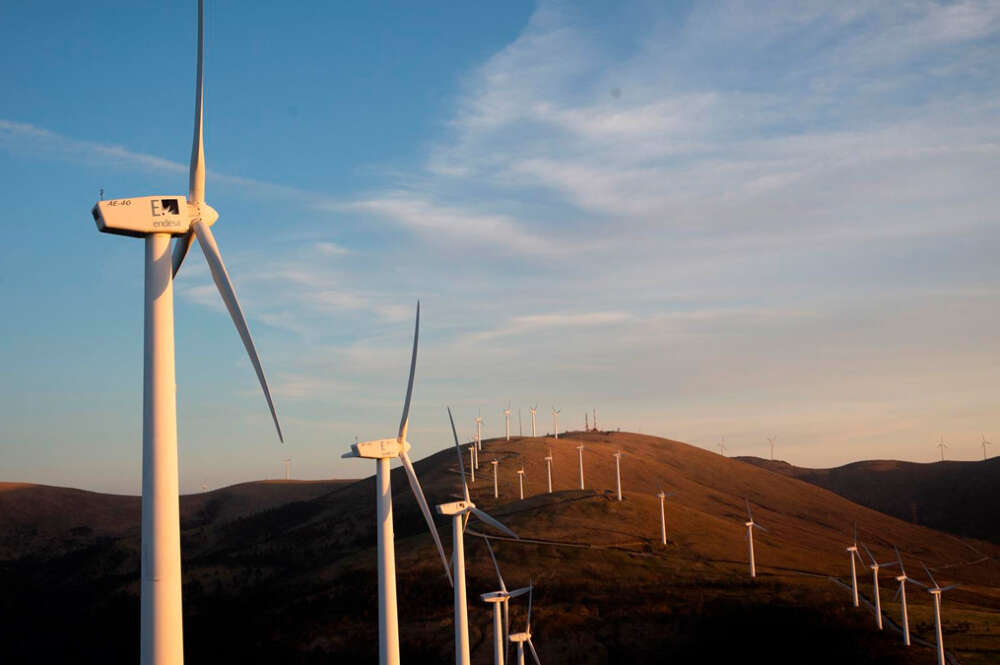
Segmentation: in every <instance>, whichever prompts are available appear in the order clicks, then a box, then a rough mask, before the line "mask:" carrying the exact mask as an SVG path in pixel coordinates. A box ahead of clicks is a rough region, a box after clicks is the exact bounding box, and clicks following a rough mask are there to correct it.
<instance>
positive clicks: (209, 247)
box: [191, 3, 285, 443]
mask: <svg viewBox="0 0 1000 665" xmlns="http://www.w3.org/2000/svg"><path fill="white" fill-rule="evenodd" d="M199 4H200V3H199ZM191 226H192V228H193V229H194V232H195V235H197V236H198V244H200V245H201V249H202V251H203V252H204V253H205V261H206V262H207V263H208V269H209V270H210V271H211V273H212V279H213V280H215V286H216V288H217V289H219V295H221V296H222V302H224V303H225V304H226V309H228V310H229V316H231V317H232V318H233V323H234V324H236V331H237V332H238V333H239V334H240V339H242V340H243V346H244V347H246V350H247V354H248V355H249V356H250V362H251V363H252V364H253V369H254V371H255V372H257V380H258V381H260V387H261V388H263V389H264V397H265V398H266V399H267V408H268V409H270V410H271V418H272V419H274V428H275V429H276V430H278V439H279V440H280V441H281V442H282V443H284V442H285V437H284V436H283V435H282V433H281V425H280V424H278V414H277V412H276V411H275V410H274V402H273V401H272V400H271V391H270V390H268V388H267V379H265V378H264V368H262V367H261V366H260V358H258V357H257V349H256V348H255V347H254V345H253V338H252V337H250V328H249V327H247V320H246V317H244V316H243V310H242V309H240V302H239V300H237V299H236V291H235V290H234V289H233V283H232V282H231V281H229V273H227V272H226V265H225V264H224V263H223V262H222V255H221V254H220V253H219V246H218V245H216V244H215V236H214V235H212V229H211V227H209V225H208V224H205V223H204V222H202V221H201V220H200V219H199V220H196V221H195V222H194V223H193V224H192V225H191Z"/></svg>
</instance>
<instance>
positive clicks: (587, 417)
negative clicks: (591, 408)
mask: <svg viewBox="0 0 1000 665" xmlns="http://www.w3.org/2000/svg"><path fill="white" fill-rule="evenodd" d="M583 431H584V432H589V431H590V414H589V413H587V412H586V411H584V412H583Z"/></svg>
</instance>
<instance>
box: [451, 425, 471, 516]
mask: <svg viewBox="0 0 1000 665" xmlns="http://www.w3.org/2000/svg"><path fill="white" fill-rule="evenodd" d="M448 420H450V421H451V435H452V436H454V437H455V452H456V453H458V469H459V471H461V472H462V489H463V490H464V491H465V500H466V501H471V498H470V497H469V483H468V482H466V480H465V462H463V461H462V447H461V446H460V445H458V430H456V429H455V419H454V418H453V417H452V416H451V407H450V406H449V407H448ZM463 531H464V529H463Z"/></svg>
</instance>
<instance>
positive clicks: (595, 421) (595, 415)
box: [594, 409, 597, 432]
mask: <svg viewBox="0 0 1000 665" xmlns="http://www.w3.org/2000/svg"><path fill="white" fill-rule="evenodd" d="M594 431H595V432H596V431H597V409H594Z"/></svg>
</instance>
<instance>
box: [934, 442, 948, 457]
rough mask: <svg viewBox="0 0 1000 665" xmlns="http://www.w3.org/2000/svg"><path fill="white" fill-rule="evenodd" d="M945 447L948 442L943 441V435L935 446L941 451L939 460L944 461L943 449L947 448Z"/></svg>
mask: <svg viewBox="0 0 1000 665" xmlns="http://www.w3.org/2000/svg"><path fill="white" fill-rule="evenodd" d="M947 447H948V444H947V443H945V442H944V437H943V436H942V437H941V440H940V441H939V442H938V444H937V446H936V448H938V449H939V450H940V451H941V461H942V462H943V461H944V449H945V448H947Z"/></svg>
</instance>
